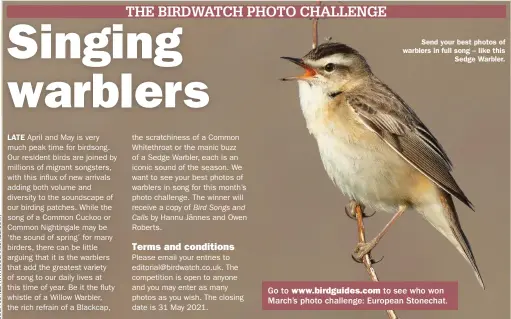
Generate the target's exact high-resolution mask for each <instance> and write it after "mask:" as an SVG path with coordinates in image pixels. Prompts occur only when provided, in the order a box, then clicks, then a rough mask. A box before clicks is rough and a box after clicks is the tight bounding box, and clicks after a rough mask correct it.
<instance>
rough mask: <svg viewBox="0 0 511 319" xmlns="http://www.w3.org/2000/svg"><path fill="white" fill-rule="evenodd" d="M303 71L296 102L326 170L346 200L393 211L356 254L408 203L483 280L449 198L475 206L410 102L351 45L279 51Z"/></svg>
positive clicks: (358, 256)
mask: <svg viewBox="0 0 511 319" xmlns="http://www.w3.org/2000/svg"><path fill="white" fill-rule="evenodd" d="M283 59H286V60H288V61H291V62H293V63H294V64H297V65H299V66H300V67H302V68H303V69H304V70H305V74H303V75H301V76H295V77H287V78H284V79H282V80H283V81H298V88H299V96H300V106H301V109H302V112H303V115H304V117H305V121H306V124H307V128H308V129H309V132H310V133H311V134H312V135H313V136H314V137H315V139H316V141H317V144H318V148H319V153H320V155H321V160H322V162H323V165H324V167H325V170H326V172H327V173H328V176H329V177H330V178H331V179H332V181H333V182H334V184H335V185H337V187H338V188H339V189H340V190H341V191H342V192H343V193H344V194H345V195H347V196H348V197H349V198H350V200H351V201H353V202H357V203H360V204H362V205H364V206H366V207H371V208H373V209H375V210H379V211H386V212H391V213H394V215H393V217H392V219H391V220H390V222H389V223H388V224H387V225H386V226H385V227H384V229H383V230H382V231H381V232H380V233H379V234H378V235H377V236H376V237H375V238H374V239H373V240H372V241H369V242H367V243H365V244H359V245H357V247H356V249H355V258H356V259H358V260H360V259H361V258H362V257H363V256H364V255H366V254H368V253H369V252H370V251H371V250H372V249H373V248H374V247H375V246H376V245H377V244H378V242H379V241H380V239H381V238H382V237H383V235H384V234H385V233H386V232H387V230H388V229H389V227H390V226H391V225H392V224H393V223H394V222H395V221H396V220H397V219H398V218H399V216H401V215H402V214H403V213H404V212H405V210H407V209H414V210H416V211H417V212H418V213H419V214H421V215H422V216H423V217H424V218H425V219H426V220H427V221H428V222H430V223H431V225H432V226H433V227H434V228H435V229H436V230H438V231H439V232H440V233H441V234H442V235H444V236H445V237H446V238H447V239H448V240H449V241H450V242H451V243H452V244H453V245H454V246H455V247H456V248H457V250H458V251H459V252H460V253H461V254H462V255H463V257H464V258H465V259H466V260H467V261H468V262H469V263H470V265H471V266H472V268H473V270H474V272H475V275H476V277H477V279H478V281H479V283H480V285H481V286H482V287H483V289H484V283H483V280H482V277H481V274H480V272H479V269H478V267H477V264H476V260H475V258H474V255H473V253H472V250H471V248H470V244H469V242H468V240H467V238H466V236H465V234H464V233H463V230H462V228H461V225H460V221H459V218H458V214H457V212H456V208H455V206H454V202H453V199H452V196H454V197H456V198H457V199H459V200H460V201H461V202H462V203H464V204H466V205H467V206H468V207H470V208H471V209H473V206H472V203H471V202H470V201H469V199H468V198H467V196H465V194H464V193H463V191H462V190H461V188H460V187H459V186H458V184H457V183H456V181H455V180H454V178H453V176H452V175H451V170H452V163H451V161H450V160H449V157H448V156H447V154H446V152H445V151H444V149H443V148H442V146H441V145H440V143H439V142H438V140H437V139H436V138H435V136H434V135H433V134H432V133H431V131H430V130H429V129H428V128H427V127H426V126H425V125H424V123H422V121H421V120H420V119H419V117H418V116H417V115H416V114H415V112H414V111H413V110H412V109H411V108H410V107H409V106H408V104H407V103H406V102H405V101H404V100H403V99H402V98H401V97H399V96H398V95H397V94H396V93H395V92H394V91H392V90H391V89H390V88H389V87H388V86H387V85H386V84H385V83H383V82H382V81H381V80H380V79H378V78H377V77H376V76H375V75H374V74H373V72H372V71H371V68H370V66H369V64H368V63H367V61H366V59H365V58H364V57H363V56H362V55H361V54H360V53H359V52H358V51H357V50H355V49H353V48H351V47H349V46H347V45H345V44H342V43H337V42H327V43H323V44H321V45H319V46H318V47H316V48H314V49H312V50H311V51H310V52H309V53H307V54H306V55H305V56H304V57H303V58H290V57H283Z"/></svg>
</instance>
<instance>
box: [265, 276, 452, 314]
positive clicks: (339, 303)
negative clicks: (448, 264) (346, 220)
mask: <svg viewBox="0 0 511 319" xmlns="http://www.w3.org/2000/svg"><path fill="white" fill-rule="evenodd" d="M262 295H263V298H262V303H263V304H262V307H263V310H388V309H394V310H457V309H458V283H457V282H427V281H426V282H409V281H405V282H314V281H311V282H301V281H282V282H279V281H275V282H270V281H268V282H263V285H262Z"/></svg>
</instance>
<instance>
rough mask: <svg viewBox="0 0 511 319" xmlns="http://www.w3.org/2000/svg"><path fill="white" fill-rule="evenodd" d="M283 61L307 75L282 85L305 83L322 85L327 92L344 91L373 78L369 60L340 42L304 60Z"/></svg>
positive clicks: (314, 52)
mask: <svg viewBox="0 0 511 319" xmlns="http://www.w3.org/2000/svg"><path fill="white" fill-rule="evenodd" d="M282 59H285V60H288V61H291V62H293V63H294V64H297V65H299V66H300V67H302V68H303V69H304V70H305V73H304V74H303V75H300V76H292V77H287V78H283V79H282V81H293V80H296V81H305V82H308V83H309V84H310V85H319V86H321V87H323V88H324V89H325V90H326V91H335V90H340V89H342V88H343V87H345V86H346V85H349V84H350V83H352V82H359V81H358V80H362V79H363V78H364V77H365V76H368V75H370V74H372V73H371V69H370V67H369V65H368V64H367V61H366V59H365V58H364V57H363V56H362V55H361V54H360V53H359V52H358V51H357V50H355V49H353V48H351V47H349V46H347V45H346V44H342V43H337V42H326V43H323V44H321V45H319V46H317V47H316V48H314V49H312V50H311V51H310V52H309V53H307V54H306V55H305V56H304V57H303V58H290V57H282Z"/></svg>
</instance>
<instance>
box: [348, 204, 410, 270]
mask: <svg viewBox="0 0 511 319" xmlns="http://www.w3.org/2000/svg"><path fill="white" fill-rule="evenodd" d="M406 208H407V206H405V205H402V206H399V208H398V210H397V212H396V213H395V214H394V216H392V218H391V219H390V221H389V222H388V223H387V225H385V227H383V229H382V231H381V232H380V233H379V234H378V235H377V236H376V237H374V239H373V240H371V241H369V242H367V243H359V244H357V247H355V255H354V256H353V259H355V260H356V261H361V260H362V258H364V256H365V255H367V254H369V253H370V252H371V250H373V248H374V247H376V245H378V243H379V242H380V240H381V239H382V238H383V236H384V235H385V234H386V233H387V231H388V230H389V227H390V225H392V224H394V222H395V221H396V220H397V219H398V218H399V217H400V216H401V215H403V213H404V212H405V210H406Z"/></svg>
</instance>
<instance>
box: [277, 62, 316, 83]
mask: <svg viewBox="0 0 511 319" xmlns="http://www.w3.org/2000/svg"><path fill="white" fill-rule="evenodd" d="M281 59H284V60H288V61H291V62H293V63H294V64H296V65H299V66H301V67H302V68H304V69H305V74H303V75H300V76H290V77H287V78H282V79H280V80H281V81H293V80H307V79H309V78H311V77H313V76H314V75H316V71H314V69H313V68H312V67H310V66H309V65H307V64H306V63H305V62H303V60H302V59H297V58H290V57H287V56H283V57H281Z"/></svg>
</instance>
